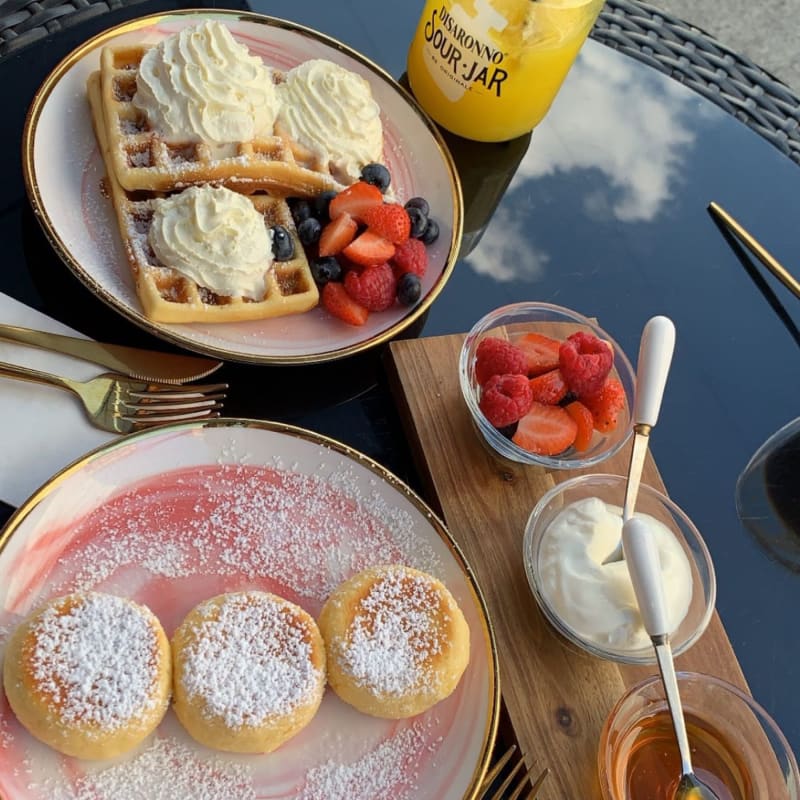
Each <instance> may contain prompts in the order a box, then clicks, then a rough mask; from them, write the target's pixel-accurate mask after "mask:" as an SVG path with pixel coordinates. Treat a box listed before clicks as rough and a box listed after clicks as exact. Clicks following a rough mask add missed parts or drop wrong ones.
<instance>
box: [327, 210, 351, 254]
mask: <svg viewBox="0 0 800 800" xmlns="http://www.w3.org/2000/svg"><path fill="white" fill-rule="evenodd" d="M356 231H358V223H357V222H356V221H355V220H354V219H353V218H352V217H351V216H350V215H349V214H347V213H341V214H339V216H338V217H336V219H332V220H331V221H330V222H329V223H328V224H327V225H326V226H325V227H324V228H323V229H322V233H321V234H320V237H319V254H320V255H321V256H335V255H336V254H337V253H341V252H342V250H344V248H345V247H347V245H349V244H350V242H352V241H353V239H354V238H355V236H356Z"/></svg>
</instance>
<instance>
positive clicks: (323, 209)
mask: <svg viewBox="0 0 800 800" xmlns="http://www.w3.org/2000/svg"><path fill="white" fill-rule="evenodd" d="M334 197H336V192H334V191H332V190H330V189H329V190H328V191H326V192H322V193H321V194H319V195H317V197H316V199H315V200H314V212H315V214H314V216H316V218H317V219H318V220H319V221H320V222H322V223H325V222H328V220H330V215H329V214H328V206H329V205H330V204H331V200H333V198H334Z"/></svg>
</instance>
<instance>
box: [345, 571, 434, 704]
mask: <svg viewBox="0 0 800 800" xmlns="http://www.w3.org/2000/svg"><path fill="white" fill-rule="evenodd" d="M440 607H441V599H440V598H439V595H438V594H437V593H436V592H435V591H434V589H433V587H432V585H431V583H430V581H429V580H428V579H427V578H425V577H423V576H420V575H411V574H408V573H405V572H401V571H391V572H389V573H388V574H386V575H384V576H382V577H381V578H380V579H379V580H377V581H376V582H375V583H374V584H373V585H372V586H371V588H370V590H369V592H368V593H367V594H366V595H365V597H364V598H363V599H362V600H361V602H360V604H359V606H358V610H357V612H356V614H355V616H354V618H353V621H352V623H351V625H350V627H349V629H348V630H347V632H346V633H345V637H344V638H343V640H342V641H341V642H340V643H339V645H338V650H339V655H340V658H341V662H342V664H343V666H344V667H345V668H346V669H347V670H348V671H349V672H350V674H351V675H352V676H353V677H354V678H355V679H356V681H357V682H358V683H359V685H361V686H364V687H365V688H367V689H369V691H371V692H372V693H373V694H375V695H378V696H380V695H387V694H388V695H394V696H398V695H402V694H404V693H405V692H407V691H409V690H420V689H422V690H427V691H430V692H432V693H435V692H436V691H437V690H438V684H437V680H436V673H435V670H432V669H431V668H430V663H429V661H430V658H431V657H432V656H433V655H435V654H436V653H440V652H441V651H442V632H441V631H440V630H439V628H438V625H437V622H436V618H437V616H438V615H439V613H440Z"/></svg>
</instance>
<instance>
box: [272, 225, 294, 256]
mask: <svg viewBox="0 0 800 800" xmlns="http://www.w3.org/2000/svg"><path fill="white" fill-rule="evenodd" d="M272 254H273V255H274V256H275V260H276V261H290V260H291V259H293V258H294V239H292V235H291V234H290V233H289V231H287V230H286V228H284V227H283V225H273V226H272Z"/></svg>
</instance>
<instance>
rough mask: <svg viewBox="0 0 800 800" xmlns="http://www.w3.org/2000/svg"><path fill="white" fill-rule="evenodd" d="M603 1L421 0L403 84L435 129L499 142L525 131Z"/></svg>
mask: <svg viewBox="0 0 800 800" xmlns="http://www.w3.org/2000/svg"><path fill="white" fill-rule="evenodd" d="M602 6H603V0H428V2H427V3H426V4H425V8H424V10H423V12H422V16H421V18H420V21H419V25H418V26H417V31H416V33H415V35H414V39H413V41H412V42H411V48H410V49H409V52H408V81H409V84H410V85H411V89H412V91H413V93H414V96H415V97H416V98H417V100H418V101H419V103H420V105H422V107H423V108H424V109H425V110H426V111H427V112H428V113H429V114H430V116H431V117H433V119H434V120H436V122H438V123H439V124H440V125H441V126H442V127H444V128H446V129H447V130H449V131H452V132H453V133H455V134H458V135H459V136H463V137H465V138H467V139H475V140H477V141H482V142H501V141H505V140H507V139H513V138H515V137H517V136H520V135H522V134H523V133H527V132H528V131H530V130H531V129H532V128H533V127H534V126H535V125H537V124H538V123H539V122H540V121H541V119H542V118H543V117H544V115H545V114H546V113H547V110H548V109H549V108H550V104H551V103H552V102H553V99H554V98H555V96H556V94H557V92H558V89H559V87H560V86H561V84H562V82H563V81H564V78H565V77H566V75H567V72H569V68H570V67H571V66H572V62H573V61H574V60H575V58H576V56H577V55H578V51H579V50H580V48H581V46H582V45H583V43H584V41H585V40H586V37H587V36H588V35H589V31H590V30H591V28H592V25H593V24H594V22H595V20H596V19H597V15H598V14H599V13H600V9H601V8H602Z"/></svg>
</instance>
